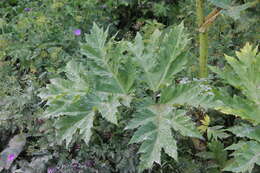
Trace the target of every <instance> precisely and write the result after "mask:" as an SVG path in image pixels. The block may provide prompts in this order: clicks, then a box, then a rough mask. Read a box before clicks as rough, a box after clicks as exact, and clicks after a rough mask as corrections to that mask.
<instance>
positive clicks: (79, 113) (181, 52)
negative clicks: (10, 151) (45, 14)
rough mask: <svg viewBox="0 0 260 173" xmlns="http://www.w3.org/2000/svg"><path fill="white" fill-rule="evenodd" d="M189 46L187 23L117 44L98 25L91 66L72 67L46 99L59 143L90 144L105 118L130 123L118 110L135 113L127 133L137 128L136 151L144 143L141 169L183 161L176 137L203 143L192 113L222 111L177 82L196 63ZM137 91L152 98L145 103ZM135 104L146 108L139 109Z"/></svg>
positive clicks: (197, 89)
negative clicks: (198, 109) (166, 158)
mask: <svg viewBox="0 0 260 173" xmlns="http://www.w3.org/2000/svg"><path fill="white" fill-rule="evenodd" d="M188 43H189V38H188V35H187V33H186V32H185V29H184V26H183V24H180V25H178V26H175V27H170V28H169V29H168V30H167V31H165V32H162V31H159V30H155V31H154V32H153V33H152V34H151V36H150V37H149V38H148V39H143V38H142V36H141V34H139V33H138V34H137V35H136V37H135V40H134V41H133V42H128V41H119V42H117V41H115V40H114V37H112V38H111V39H109V38H108V30H104V29H102V28H99V27H98V26H97V25H95V24H94V26H93V28H92V30H91V33H90V34H87V35H86V37H85V42H84V43H81V52H82V54H84V55H86V56H87V62H85V63H79V62H76V61H71V62H69V63H68V64H67V67H66V77H65V78H56V79H52V80H51V83H50V84H48V85H47V86H46V88H45V89H43V90H42V92H41V93H40V95H39V96H40V97H41V98H42V99H43V100H47V103H46V105H47V108H46V111H45V113H44V115H43V118H46V119H53V120H54V127H55V129H56V135H57V138H56V139H57V140H58V142H59V143H60V144H61V143H62V142H64V141H66V145H67V146H68V145H69V144H70V143H72V142H73V141H74V139H75V136H76V134H77V136H79V137H80V138H81V139H83V140H84V141H85V142H86V143H88V142H89V140H90V137H91V135H92V131H91V128H92V127H93V121H94V119H95V116H96V115H97V114H100V115H101V116H102V117H103V118H104V119H106V120H107V121H108V123H113V124H117V123H118V121H119V118H124V115H123V114H122V113H121V112H120V111H119V110H118V107H119V106H122V105H124V106H128V107H129V106H132V107H133V106H134V109H133V110H135V111H134V115H133V119H132V120H131V122H129V124H128V125H127V127H126V129H137V130H136V131H135V133H134V135H133V137H132V138H131V140H130V144H133V143H141V146H140V149H139V153H140V155H141V156H140V165H139V168H140V170H144V169H147V168H151V167H152V166H153V163H155V162H156V163H159V164H160V162H161V161H160V159H161V152H162V150H164V152H165V153H166V154H168V155H169V156H170V157H172V158H174V159H175V160H177V159H178V154H177V141H176V139H175V138H174V133H176V132H179V133H180V134H182V135H183V136H187V137H193V138H200V139H203V137H202V136H201V134H200V133H199V132H198V131H197V129H196V127H195V123H194V122H193V121H192V120H191V117H189V116H188V115H186V110H187V109H185V108H187V107H188V106H195V107H199V106H200V107H203V108H210V107H213V106H215V105H217V104H218V103H217V102H216V101H215V100H214V96H212V95H209V94H207V93H206V92H205V90H204V88H203V87H201V84H200V83H198V82H197V83H193V82H190V83H186V84H177V83H175V82H174V81H175V80H174V79H175V77H176V74H177V73H179V72H180V71H182V70H183V68H184V67H185V65H186V64H187V62H188V57H189V56H188V49H187V46H188ZM84 64H85V65H84ZM140 83H142V84H144V86H143V85H142V87H140V86H139V85H138V84H140ZM137 90H138V91H139V90H143V91H144V92H145V91H151V93H152V94H151V96H146V97H141V98H140V97H139V98H137V97H138V96H137V94H136V91H137ZM133 98H137V100H139V101H140V104H131V102H132V103H133ZM172 130H174V133H173V131H172ZM122 133H124V132H122Z"/></svg>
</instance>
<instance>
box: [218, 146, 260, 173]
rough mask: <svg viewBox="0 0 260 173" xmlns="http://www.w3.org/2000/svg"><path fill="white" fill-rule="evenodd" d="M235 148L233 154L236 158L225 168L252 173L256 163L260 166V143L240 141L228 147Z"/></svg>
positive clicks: (225, 169) (226, 169) (229, 148)
mask: <svg viewBox="0 0 260 173" xmlns="http://www.w3.org/2000/svg"><path fill="white" fill-rule="evenodd" d="M226 150H235V151H234V152H233V153H232V154H231V155H232V156H233V157H234V159H233V160H232V161H231V163H230V164H228V165H227V166H226V167H225V168H224V169H223V170H224V171H232V172H247V171H248V172H249V173H251V172H252V170H253V168H254V166H255V164H257V165H259V166H260V143H259V142H255V141H247V142H239V143H237V144H233V145H231V146H229V147H228V148H226Z"/></svg>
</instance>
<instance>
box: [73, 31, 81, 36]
mask: <svg viewBox="0 0 260 173" xmlns="http://www.w3.org/2000/svg"><path fill="white" fill-rule="evenodd" d="M73 33H74V35H76V36H80V35H81V30H80V29H75V30H74V31H73Z"/></svg>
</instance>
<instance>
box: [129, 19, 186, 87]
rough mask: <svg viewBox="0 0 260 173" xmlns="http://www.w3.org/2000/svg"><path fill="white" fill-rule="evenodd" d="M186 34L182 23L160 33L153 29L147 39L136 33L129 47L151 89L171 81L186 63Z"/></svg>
mask: <svg viewBox="0 0 260 173" xmlns="http://www.w3.org/2000/svg"><path fill="white" fill-rule="evenodd" d="M188 43H189V39H188V35H187V34H186V32H185V29H184V26H183V23H182V24H180V25H178V26H176V27H173V28H170V29H169V32H167V33H164V34H163V33H162V32H161V31H159V30H155V31H154V33H153V34H152V35H151V37H150V38H149V39H148V40H143V38H142V36H141V35H140V34H139V33H137V35H136V37H135V42H134V43H129V44H128V45H129V49H130V51H131V52H132V54H133V55H134V59H135V61H136V63H138V65H139V67H141V68H142V70H143V72H144V76H145V80H146V83H147V84H148V85H149V86H150V88H151V89H152V90H153V91H158V90H159V88H160V87H162V86H164V85H167V84H169V83H171V81H172V79H173V77H174V75H175V74H177V73H178V72H180V71H181V70H183V67H184V65H185V64H187V62H188V59H187V46H188Z"/></svg>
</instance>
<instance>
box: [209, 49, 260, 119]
mask: <svg viewBox="0 0 260 173" xmlns="http://www.w3.org/2000/svg"><path fill="white" fill-rule="evenodd" d="M236 55H237V58H235V57H231V56H227V55H226V56H225V58H226V60H227V62H228V64H229V65H227V66H226V67H225V68H224V69H222V70H221V69H218V68H216V67H211V70H212V71H213V72H215V73H217V74H218V75H219V76H220V77H221V78H222V79H224V81H226V82H227V83H228V84H230V85H232V86H234V87H235V88H237V89H240V90H241V92H242V93H243V94H244V95H245V96H246V99H245V98H243V97H240V96H234V97H233V98H229V97H226V96H222V101H223V102H224V104H225V105H224V106H221V107H219V110H220V111H222V112H224V113H228V114H233V115H236V116H239V117H241V118H243V119H247V120H249V121H251V122H253V123H256V124H259V123H260V75H259V74H260V69H259V67H260V54H259V53H258V50H257V48H253V46H252V45H249V44H246V45H245V47H244V48H243V49H242V50H241V51H240V52H236Z"/></svg>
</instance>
